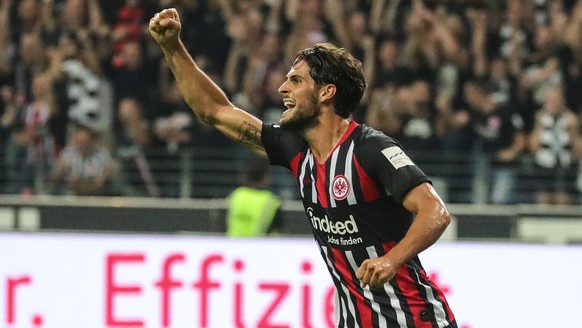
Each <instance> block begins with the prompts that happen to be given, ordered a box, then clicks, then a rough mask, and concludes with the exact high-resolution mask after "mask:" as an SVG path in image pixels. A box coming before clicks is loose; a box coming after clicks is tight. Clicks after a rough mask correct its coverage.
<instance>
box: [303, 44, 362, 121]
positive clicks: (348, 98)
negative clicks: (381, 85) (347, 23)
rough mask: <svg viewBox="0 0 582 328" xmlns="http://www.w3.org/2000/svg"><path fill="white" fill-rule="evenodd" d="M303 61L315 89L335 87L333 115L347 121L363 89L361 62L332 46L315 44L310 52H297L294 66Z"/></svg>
mask: <svg viewBox="0 0 582 328" xmlns="http://www.w3.org/2000/svg"><path fill="white" fill-rule="evenodd" d="M302 60H304V61H305V62H306V63H307V64H308V65H309V75H311V78H312V79H313V80H314V81H315V84H316V85H318V86H323V85H326V84H333V85H335V87H336V95H335V99H334V105H335V112H336V114H338V115H339V116H341V117H344V118H347V117H349V116H350V114H351V113H352V112H353V111H354V110H355V109H356V108H357V107H358V104H359V103H360V100H361V99H362V96H363V95H364V90H365V89H366V80H365V79H364V73H363V72H362V62H361V61H360V60H358V59H357V58H355V57H354V56H353V55H352V54H351V53H349V52H348V51H347V50H346V49H344V48H338V47H336V46H335V45H333V44H331V43H318V44H316V45H315V46H313V48H307V49H303V50H301V51H299V53H298V54H297V56H296V57H295V60H294V61H293V66H295V64H297V63H298V62H299V61H302Z"/></svg>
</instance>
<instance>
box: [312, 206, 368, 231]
mask: <svg viewBox="0 0 582 328" xmlns="http://www.w3.org/2000/svg"><path fill="white" fill-rule="evenodd" d="M306 211H307V216H309V218H310V219H311V224H312V225H313V228H315V229H317V230H319V231H323V232H331V233H335V234H338V235H345V234H346V233H348V234H352V233H357V232H358V225H357V224H356V220H355V219H354V216H353V215H350V218H349V219H347V220H345V221H337V222H333V221H331V220H330V219H328V218H327V215H324V216H323V218H320V217H318V216H315V215H314V214H313V208H311V207H308V208H307V210H306Z"/></svg>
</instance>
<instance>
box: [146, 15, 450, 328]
mask: <svg viewBox="0 0 582 328" xmlns="http://www.w3.org/2000/svg"><path fill="white" fill-rule="evenodd" d="M149 30H150V33H151V35H152V37H153V38H154V39H155V40H156V42H157V43H158V44H159V46H160V47H161V48H162V51H163V52H164V54H165V57H166V60H167V61H168V63H169V65H170V67H171V69H172V72H173V73H174V76H175V78H176V81H177V83H178V86H179V88H180V91H181V93H182V95H183V96H184V99H185V101H186V102H187V103H188V105H189V106H190V107H191V108H192V110H193V111H194V113H195V114H196V115H197V116H198V117H199V118H200V119H202V120H203V121H204V122H206V123H208V124H210V125H213V126H214V127H215V128H217V129H218V130H220V131H221V132H223V133H224V134H225V135H227V136H229V137H230V138H232V139H234V140H237V141H238V142H239V143H240V144H242V145H244V146H246V147H248V148H249V149H251V150H252V151H254V152H255V153H257V154H259V155H260V156H263V157H268V158H269V160H270V161H271V163H272V164H274V165H282V166H284V167H287V168H288V169H290V170H291V171H292V172H293V174H294V175H295V178H296V180H297V184H298V186H299V188H300V190H299V191H300V193H301V196H302V198H303V204H304V207H305V211H306V213H307V217H308V219H309V222H310V224H311V225H312V228H313V229H312V230H313V235H314V237H315V239H316V241H317V243H318V245H319V249H320V251H321V255H322V256H323V259H324V261H325V263H326V264H327V267H328V270H329V272H330V274H331V277H332V279H333V282H334V284H335V289H336V294H335V295H336V296H335V297H336V299H335V300H336V306H335V309H336V311H335V314H336V317H335V318H336V319H335V320H336V326H337V327H350V328H352V327H409V328H411V327H423V328H424V327H426V328H428V327H431V328H432V327H439V328H443V327H453V328H456V327H457V324H456V322H455V319H454V315H453V313H452V312H451V310H450V308H449V306H448V303H447V301H446V300H445V297H444V295H443V293H442V291H441V290H440V289H439V288H438V287H437V286H436V285H435V284H434V283H433V282H431V281H430V280H429V278H428V277H427V275H426V273H425V271H424V269H423V268H422V266H421V263H420V261H419V259H418V253H420V252H422V251H423V250H425V249H426V248H428V247H429V246H431V245H432V244H433V243H434V242H436V240H437V239H438V238H439V236H440V235H441V234H442V232H443V231H444V230H445V228H446V227H447V225H448V224H449V222H450V215H449V213H448V211H447V209H446V208H445V205H444V204H443V202H442V200H441V199H440V197H439V196H438V195H437V193H436V192H435V190H434V189H433V187H432V186H431V184H430V180H429V179H428V177H427V176H426V175H425V174H424V173H423V172H422V171H421V170H420V169H419V168H418V167H417V166H416V165H415V164H414V163H413V162H412V161H411V160H410V159H409V158H408V157H407V156H406V154H405V153H404V152H403V151H402V149H401V147H400V146H399V144H398V142H397V141H395V140H394V139H392V138H390V137H388V136H385V135H384V134H382V133H380V132H377V131H375V130H373V129H371V128H369V127H366V126H364V125H360V124H357V123H356V122H354V121H352V120H351V119H350V113H351V112H352V111H353V110H354V109H355V108H356V107H357V106H358V103H359V102H360V99H361V97H362V95H363V93H364V89H365V87H366V83H365V81H364V77H363V74H362V67H361V62H360V61H358V60H357V59H355V58H354V57H353V56H352V55H351V54H349V53H348V52H347V51H346V50H344V49H340V48H337V47H335V46H333V45H331V44H318V45H315V46H314V47H313V48H308V49H305V50H302V51H300V52H299V54H298V55H297V57H296V59H295V61H294V63H293V64H292V66H291V69H290V71H289V73H288V74H287V77H286V80H285V81H284V82H283V84H282V85H281V87H280V88H279V92H280V93H281V95H282V96H283V103H284V105H285V107H286V108H287V110H286V111H285V112H283V114H282V116H281V119H280V121H279V124H278V125H270V124H263V122H261V121H260V120H259V119H257V118H256V117H254V116H252V115H250V114H249V113H247V112H245V111H243V110H241V109H239V108H236V107H235V106H234V105H233V104H232V103H231V102H230V101H229V100H228V99H227V97H226V96H225V94H224V92H223V91H222V90H220V88H219V87H218V86H217V85H216V84H214V83H213V82H212V80H211V79H209V78H208V76H207V75H206V74H205V73H204V72H202V71H201V70H200V69H199V68H198V66H197V65H196V63H195V62H194V61H193V59H192V57H191V56H190V55H189V53H188V52H187V50H186V49H185V47H184V45H183V43H182V41H181V39H180V30H181V22H180V18H179V15H178V12H177V11H176V10H175V9H165V10H162V11H161V12H159V13H157V14H156V15H155V16H154V17H153V18H152V19H151V20H150V23H149ZM413 217H414V219H413Z"/></svg>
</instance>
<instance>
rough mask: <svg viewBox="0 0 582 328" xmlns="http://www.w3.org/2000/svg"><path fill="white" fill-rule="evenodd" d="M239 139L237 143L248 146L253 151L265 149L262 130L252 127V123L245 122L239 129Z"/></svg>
mask: <svg viewBox="0 0 582 328" xmlns="http://www.w3.org/2000/svg"><path fill="white" fill-rule="evenodd" d="M238 132H239V134H238V138H237V140H236V141H237V142H238V143H240V144H242V145H244V146H248V147H250V148H252V149H257V150H261V149H263V143H262V142H261V130H260V129H258V128H257V127H255V126H254V125H252V124H251V123H250V122H247V121H244V122H243V124H241V126H239V128H238Z"/></svg>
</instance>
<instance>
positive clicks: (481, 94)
mask: <svg viewBox="0 0 582 328" xmlns="http://www.w3.org/2000/svg"><path fill="white" fill-rule="evenodd" d="M464 94H465V102H466V105H467V109H468V111H469V113H470V116H471V127H472V130H473V131H472V132H473V135H474V137H473V138H472V140H473V151H474V152H475V153H478V154H480V156H484V157H485V158H486V159H485V160H486V161H487V162H488V163H490V166H489V170H490V174H487V173H486V172H475V175H476V176H478V175H480V174H481V173H483V174H485V175H486V176H485V179H487V181H489V190H488V193H487V197H488V198H487V202H489V203H493V204H511V203H517V202H518V201H519V200H520V198H519V197H518V196H517V190H516V188H517V177H516V175H517V170H518V168H519V164H520V162H519V161H518V159H519V158H520V155H521V154H522V152H523V151H524V150H525V148H526V136H525V132H524V123H523V119H522V117H521V116H520V115H519V113H517V112H516V111H515V110H513V108H512V107H510V106H509V104H508V103H507V102H497V101H495V99H494V98H493V96H492V95H491V93H490V90H489V89H488V84H487V81H483V80H478V79H477V80H475V79H473V80H468V81H467V82H465V86H464ZM477 167H478V168H480V169H482V167H480V166H477ZM481 183H482V182H479V181H476V182H475V183H474V184H473V185H474V186H478V184H481Z"/></svg>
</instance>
